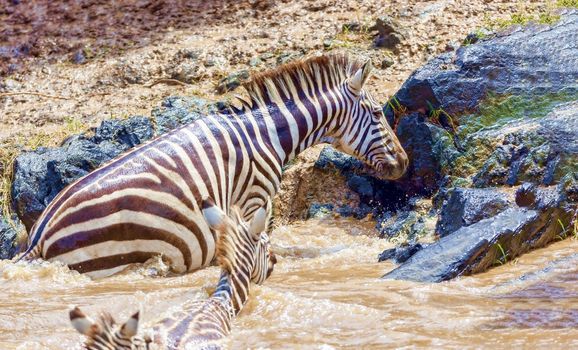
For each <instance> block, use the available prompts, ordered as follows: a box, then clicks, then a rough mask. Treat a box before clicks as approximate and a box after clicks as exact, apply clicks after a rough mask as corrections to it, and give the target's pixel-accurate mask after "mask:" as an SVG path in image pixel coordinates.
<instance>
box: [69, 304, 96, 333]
mask: <svg viewBox="0 0 578 350" xmlns="http://www.w3.org/2000/svg"><path fill="white" fill-rule="evenodd" d="M69 316H70V323H72V327H74V329H76V330H77V331H78V333H80V334H83V335H86V336H88V335H90V334H92V333H93V332H94V330H95V327H98V326H97V324H96V323H94V321H93V320H92V319H91V318H90V317H88V316H86V315H85V314H84V312H82V311H80V309H79V308H78V307H74V309H72V310H70V312H69Z"/></svg>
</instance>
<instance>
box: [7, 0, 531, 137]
mask: <svg viewBox="0 0 578 350" xmlns="http://www.w3.org/2000/svg"><path fill="white" fill-rule="evenodd" d="M2 2H3V3H4V5H3V6H0V8H2V9H1V10H0V34H1V35H0V72H1V73H0V74H1V76H0V93H12V92H38V93H42V94H47V95H53V96H59V97H63V98H65V99H58V98H54V97H52V98H51V97H40V96H33V95H16V96H2V97H0V108H1V109H2V112H3V113H2V115H1V116H0V140H1V139H4V138H7V137H9V136H10V135H14V134H15V133H27V132H30V133H36V132H39V130H42V131H45V132H50V131H51V130H52V129H54V128H59V127H61V126H62V124H63V122H64V121H67V120H68V121H69V120H71V119H72V120H74V121H78V122H80V123H82V124H83V125H84V124H94V123H96V122H98V121H99V120H102V119H105V118H110V117H123V116H128V115H133V114H145V115H148V114H149V112H150V109H151V108H153V107H154V106H157V105H158V104H159V103H160V101H161V100H162V98H163V97H166V96H169V95H172V94H184V95H187V94H200V95H203V96H207V97H210V98H215V99H219V98H222V96H219V94H218V93H217V91H216V90H215V87H216V85H217V83H218V81H219V80H220V79H222V78H223V77H224V76H226V75H228V74H230V73H233V72H237V71H240V70H243V69H249V70H263V69H265V68H266V67H271V66H275V65H277V64H279V63H280V62H281V61H283V60H286V59H290V58H293V57H300V56H302V55H309V54H315V53H318V52H323V51H330V50H334V49H341V50H343V49H345V50H349V51H351V52H352V53H354V54H356V55H365V56H369V57H371V58H372V60H373V62H374V65H375V66H376V67H377V68H378V69H377V70H376V74H375V75H374V77H373V80H372V81H371V87H372V90H374V92H375V93H376V95H377V97H378V98H379V99H380V100H382V101H384V100H385V99H386V98H387V97H388V96H389V95H391V94H393V93H394V92H395V90H396V89H397V88H398V87H399V86H400V84H401V83H402V82H403V81H404V80H405V79H406V77H407V76H408V75H409V73H410V72H411V71H413V70H414V69H415V68H417V67H418V66H419V65H421V64H422V63H423V62H425V61H426V60H427V59H428V58H430V57H431V56H433V55H436V54H439V53H440V52H443V51H445V50H447V49H451V47H453V46H455V45H457V44H458V43H459V42H461V41H462V39H463V38H464V37H465V35H466V34H467V33H469V32H472V31H473V30H475V29H476V28H480V27H482V26H483V25H484V23H485V21H486V22H487V20H488V18H496V17H507V16H509V14H510V13H512V12H515V11H518V10H519V9H520V6H522V5H520V4H521V3H522V2H520V4H517V3H512V2H494V1H481V0H476V1H463V0H462V1H460V0H458V1H450V0H444V1H410V2H409V3H408V2H406V1H397V0H396V1H376V0H371V1H369V0H365V1H352V0H349V1H347V0H346V1H324V0H322V1H310V0H293V1H291V0H285V1H267V0H250V1H198V0H196V1H174V0H173V1H170V0H165V1H146V0H140V1H137V0H125V1H116V2H108V1H80V0H79V1H72V2H51V1H34V2H21V1H15V0H12V1H6V0H2ZM63 3H66V5H65V4H63ZM523 6H525V7H527V6H530V7H531V8H536V7H538V6H539V4H533V5H523ZM381 15H389V16H391V17H392V18H394V19H396V20H397V21H398V22H399V25H400V28H399V29H400V31H402V32H404V33H405V35H406V39H405V40H404V41H403V42H402V44H401V45H400V46H399V47H398V48H397V49H396V50H393V51H391V50H385V49H375V48H373V47H372V34H373V33H359V32H353V31H351V32H349V33H343V32H342V26H343V25H344V24H346V23H351V22H357V23H359V24H361V25H367V26H369V25H371V24H373V23H375V18H376V17H378V16H381ZM257 57H260V60H255V58H257ZM386 57H389V58H390V59H392V60H393V62H394V64H393V65H392V66H391V67H387V68H381V64H382V63H381V62H382V61H383V60H384V58H386ZM252 59H253V62H251V60H252ZM162 78H174V79H176V80H179V81H181V82H182V83H181V84H178V85H174V84H166V83H160V84H156V85H154V86H152V87H148V86H149V85H150V84H151V83H153V82H155V81H156V80H157V79H162ZM40 127H41V129H39V128H40Z"/></svg>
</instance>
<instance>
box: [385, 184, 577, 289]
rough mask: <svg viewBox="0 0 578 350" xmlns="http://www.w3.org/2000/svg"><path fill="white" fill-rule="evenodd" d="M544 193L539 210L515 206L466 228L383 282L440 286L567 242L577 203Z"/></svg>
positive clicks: (553, 189) (556, 191)
mask: <svg viewBox="0 0 578 350" xmlns="http://www.w3.org/2000/svg"><path fill="white" fill-rule="evenodd" d="M542 191H543V193H542V195H543V196H544V197H545V198H546V199H545V200H543V201H542V202H541V204H540V205H537V206H536V208H535V209H533V210H531V209H527V208H518V207H512V208H509V209H507V210H505V211H503V212H501V213H499V214H497V215H495V216H493V217H491V218H488V219H484V220H481V221H478V222H477V223H475V224H472V225H470V226H466V227H462V228H460V229H458V230H457V231H455V232H453V233H451V234H449V235H447V236H445V237H442V238H441V239H440V240H439V241H437V242H436V243H434V244H431V245H429V246H428V247H426V248H424V249H422V250H421V251H419V252H417V253H416V254H415V255H413V256H412V257H411V258H410V259H409V260H408V261H407V262H406V263H404V264H402V265H400V266H399V267H398V268H396V269H394V270H393V271H391V272H389V273H387V274H386V275H385V276H384V278H392V279H403V280H411V281H418V282H441V281H445V280H449V279H452V278H454V277H457V276H460V275H469V274H474V273H479V272H483V271H485V270H487V269H488V268H490V267H492V266H494V265H496V264H504V263H506V262H508V261H510V260H512V259H514V258H516V257H517V256H519V255H521V254H523V253H525V252H527V251H529V250H532V249H536V248H540V247H543V246H545V245H547V244H548V243H550V242H552V241H554V240H557V239H560V238H561V237H562V238H564V237H566V236H567V235H568V232H565V231H563V229H562V226H564V227H569V225H570V222H571V220H572V218H573V216H574V215H575V213H576V205H575V203H571V202H568V201H567V198H566V196H565V194H564V192H563V191H560V188H559V187H558V188H557V187H550V188H547V189H543V190H542ZM560 223H562V225H560Z"/></svg>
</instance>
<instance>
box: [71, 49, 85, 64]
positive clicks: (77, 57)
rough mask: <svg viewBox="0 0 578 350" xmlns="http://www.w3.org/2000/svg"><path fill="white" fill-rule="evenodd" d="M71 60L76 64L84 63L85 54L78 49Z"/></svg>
mask: <svg viewBox="0 0 578 350" xmlns="http://www.w3.org/2000/svg"><path fill="white" fill-rule="evenodd" d="M72 62H74V63H76V64H85V63H86V56H85V55H84V51H83V50H78V51H76V52H75V53H74V55H73V56H72Z"/></svg>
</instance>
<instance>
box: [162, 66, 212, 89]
mask: <svg viewBox="0 0 578 350" xmlns="http://www.w3.org/2000/svg"><path fill="white" fill-rule="evenodd" d="M167 73H168V74H169V75H170V77H171V79H175V80H178V81H182V82H183V83H187V84H191V83H194V82H195V81H197V80H199V79H201V78H202V77H203V75H204V73H205V70H204V69H203V68H202V67H201V66H200V65H199V64H197V63H195V62H192V63H191V62H182V63H180V64H178V65H174V66H173V67H171V68H170V69H167Z"/></svg>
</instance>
